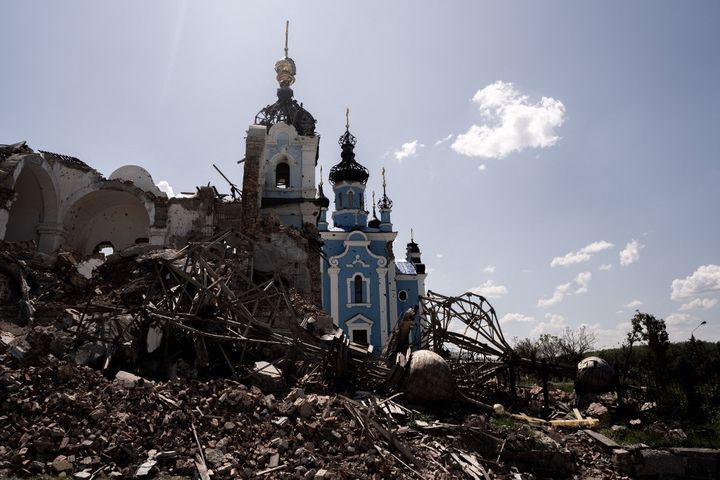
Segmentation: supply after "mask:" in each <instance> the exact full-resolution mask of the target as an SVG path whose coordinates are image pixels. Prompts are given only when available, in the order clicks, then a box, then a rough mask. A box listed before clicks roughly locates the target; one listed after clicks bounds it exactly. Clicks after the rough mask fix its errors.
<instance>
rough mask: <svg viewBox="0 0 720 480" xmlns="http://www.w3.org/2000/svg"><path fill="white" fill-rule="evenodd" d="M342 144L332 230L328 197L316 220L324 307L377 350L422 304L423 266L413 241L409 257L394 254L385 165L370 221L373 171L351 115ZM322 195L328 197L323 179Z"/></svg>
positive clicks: (333, 175) (333, 176) (334, 177)
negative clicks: (359, 148)
mask: <svg viewBox="0 0 720 480" xmlns="http://www.w3.org/2000/svg"><path fill="white" fill-rule="evenodd" d="M346 117H347V115H346ZM338 143H339V144H340V162H339V163H337V164H336V165H334V166H333V167H332V169H331V170H330V175H329V180H330V184H331V185H332V188H333V193H334V196H335V201H334V207H335V208H334V212H333V213H332V221H333V228H332V229H331V228H330V225H329V223H328V221H327V211H328V207H329V205H330V202H329V201H328V200H327V199H326V201H325V205H326V206H323V207H322V208H321V210H320V215H319V220H318V230H319V231H320V236H321V238H322V240H323V247H322V248H323V254H324V255H323V256H324V258H323V259H322V260H321V273H322V302H323V308H324V309H325V310H326V311H327V312H329V313H330V315H331V316H332V317H333V319H334V320H335V322H336V323H337V324H338V325H339V326H340V328H342V329H343V330H344V331H345V333H346V334H347V335H348V336H349V337H350V339H351V340H352V341H353V342H355V343H360V344H367V345H371V346H372V347H373V349H374V350H375V351H377V352H379V351H380V350H381V349H382V347H383V346H384V345H385V343H386V342H387V340H388V337H389V335H390V332H392V330H393V328H394V327H395V326H396V324H397V323H398V321H399V320H400V317H401V316H402V314H403V313H404V312H405V311H407V310H408V308H415V307H418V306H419V303H420V302H419V299H418V297H419V296H420V295H424V294H425V276H426V274H425V266H424V265H423V264H422V263H421V262H420V250H419V247H418V246H417V244H416V243H415V241H414V240H412V242H411V244H408V257H407V259H405V260H398V259H396V258H395V256H394V254H393V249H392V244H393V242H394V240H395V238H396V237H397V232H394V231H393V225H392V222H391V219H390V214H391V212H392V200H390V198H389V197H388V195H387V183H386V179H385V169H384V168H383V170H382V179H383V194H382V197H381V198H380V200H379V201H378V202H377V204H376V203H375V194H374V193H373V194H372V212H373V213H372V219H371V220H370V221H368V215H369V212H368V211H367V210H366V207H365V205H366V191H365V187H366V184H367V181H368V178H369V176H370V174H369V172H368V170H367V168H365V167H364V166H363V165H361V164H360V163H359V162H358V161H357V159H356V156H355V145H356V143H357V139H356V138H355V136H354V135H353V134H352V133H350V125H349V121H348V120H347V118H346V124H345V133H344V134H343V135H342V136H341V137H340V140H339V142H338ZM319 193H320V196H321V197H323V198H324V194H323V193H322V183H321V184H320V189H319ZM376 207H377V210H379V211H380V218H379V219H378V218H377V210H376ZM411 245H412V247H411ZM411 251H412V255H411V254H410V252H411ZM417 333H418V332H417V331H415V332H414V334H417Z"/></svg>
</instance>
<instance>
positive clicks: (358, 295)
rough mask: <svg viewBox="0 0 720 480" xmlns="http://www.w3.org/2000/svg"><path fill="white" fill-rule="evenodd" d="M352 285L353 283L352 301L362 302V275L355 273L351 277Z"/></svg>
mask: <svg viewBox="0 0 720 480" xmlns="http://www.w3.org/2000/svg"><path fill="white" fill-rule="evenodd" d="M353 285H354V287H355V288H354V293H355V295H354V297H353V303H364V302H363V278H362V275H355V278H354V279H353Z"/></svg>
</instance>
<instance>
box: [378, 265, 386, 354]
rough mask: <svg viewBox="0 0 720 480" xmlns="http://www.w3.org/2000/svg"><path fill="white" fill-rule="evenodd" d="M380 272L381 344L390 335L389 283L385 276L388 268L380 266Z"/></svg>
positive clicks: (383, 343)
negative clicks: (388, 316)
mask: <svg viewBox="0 0 720 480" xmlns="http://www.w3.org/2000/svg"><path fill="white" fill-rule="evenodd" d="M376 270H377V273H378V302H379V303H380V344H381V345H385V343H386V342H387V337H388V318H387V303H388V300H387V295H386V291H385V288H386V285H387V279H386V278H385V276H386V275H387V271H388V269H387V268H383V267H378V268H377V269H376Z"/></svg>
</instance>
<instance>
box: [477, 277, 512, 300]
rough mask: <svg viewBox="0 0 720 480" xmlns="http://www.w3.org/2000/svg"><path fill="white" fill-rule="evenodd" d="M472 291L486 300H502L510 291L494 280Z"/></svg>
mask: <svg viewBox="0 0 720 480" xmlns="http://www.w3.org/2000/svg"><path fill="white" fill-rule="evenodd" d="M470 291H471V292H472V293H474V294H476V295H482V296H483V297H486V298H500V297H502V296H504V295H507V293H508V289H507V288H506V287H505V285H498V284H497V283H495V282H494V281H492V280H488V281H487V282H485V283H483V284H482V285H480V286H479V287H475V288H473V289H471V290H470Z"/></svg>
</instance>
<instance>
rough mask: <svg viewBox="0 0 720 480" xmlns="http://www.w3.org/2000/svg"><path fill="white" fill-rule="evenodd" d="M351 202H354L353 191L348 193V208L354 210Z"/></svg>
mask: <svg viewBox="0 0 720 480" xmlns="http://www.w3.org/2000/svg"><path fill="white" fill-rule="evenodd" d="M353 200H355V198H354V195H353V191H352V190H350V191H349V192H348V208H355V205H353Z"/></svg>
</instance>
